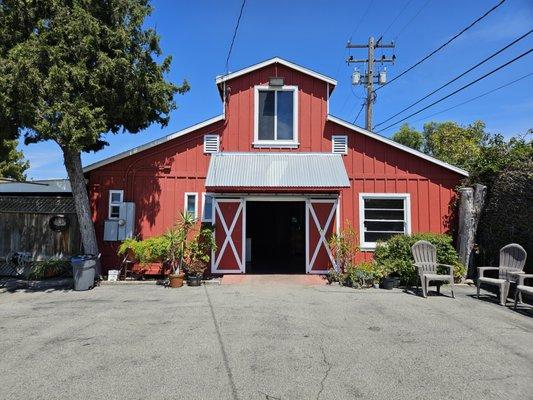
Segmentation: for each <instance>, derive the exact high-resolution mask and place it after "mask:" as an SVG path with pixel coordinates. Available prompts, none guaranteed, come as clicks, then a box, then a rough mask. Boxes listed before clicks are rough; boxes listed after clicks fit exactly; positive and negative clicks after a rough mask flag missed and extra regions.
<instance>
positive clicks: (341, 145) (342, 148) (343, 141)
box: [331, 135, 348, 154]
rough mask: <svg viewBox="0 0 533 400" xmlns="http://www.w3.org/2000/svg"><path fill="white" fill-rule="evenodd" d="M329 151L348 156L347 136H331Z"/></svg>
mask: <svg viewBox="0 0 533 400" xmlns="http://www.w3.org/2000/svg"><path fill="white" fill-rule="evenodd" d="M331 146H332V148H331V151H332V153H335V154H348V136H344V135H342V136H332V137H331Z"/></svg>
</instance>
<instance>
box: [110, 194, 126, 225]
mask: <svg viewBox="0 0 533 400" xmlns="http://www.w3.org/2000/svg"><path fill="white" fill-rule="evenodd" d="M123 201H124V190H110V191H109V212H108V219H119V218H120V204H122V202H123Z"/></svg>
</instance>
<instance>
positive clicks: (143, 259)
mask: <svg viewBox="0 0 533 400" xmlns="http://www.w3.org/2000/svg"><path fill="white" fill-rule="evenodd" d="M168 246H169V244H168V239H167V238H166V237H165V236H154V237H151V238H147V239H144V240H137V239H133V238H131V239H126V240H124V241H123V242H122V243H121V244H120V246H119V248H118V254H119V255H125V254H126V253H127V252H131V255H132V256H133V257H134V258H135V260H136V261H138V262H139V263H140V264H141V265H145V264H148V263H152V262H154V263H155V262H163V261H164V260H165V255H166V250H167V248H168Z"/></svg>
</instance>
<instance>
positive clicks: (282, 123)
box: [277, 91, 294, 140]
mask: <svg viewBox="0 0 533 400" xmlns="http://www.w3.org/2000/svg"><path fill="white" fill-rule="evenodd" d="M277 95H278V136H277V139H278V140H292V139H293V131H294V129H293V123H294V119H293V115H294V107H293V99H294V97H293V92H292V91H278V92H277Z"/></svg>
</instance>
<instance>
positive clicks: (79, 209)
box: [62, 148, 100, 276]
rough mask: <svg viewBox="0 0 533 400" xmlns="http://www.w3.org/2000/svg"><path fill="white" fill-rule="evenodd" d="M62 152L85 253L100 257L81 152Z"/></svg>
mask: <svg viewBox="0 0 533 400" xmlns="http://www.w3.org/2000/svg"><path fill="white" fill-rule="evenodd" d="M62 150H63V160H64V163H65V168H66V169H67V173H68V178H69V180H70V186H71V189H72V197H73V198H74V205H75V206H76V214H77V216H78V223H79V226H80V233H81V242H82V244H83V251H84V253H85V254H93V255H98V254H99V252H98V244H97V243H96V233H95V231H94V224H93V221H92V218H91V207H90V204H89V196H88V194H87V186H86V184H85V177H84V176H83V169H82V167H81V155H80V152H79V151H73V150H69V149H66V148H62ZM96 265H97V271H96V274H97V275H98V276H99V275H100V263H99V262H97V263H96Z"/></svg>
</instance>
